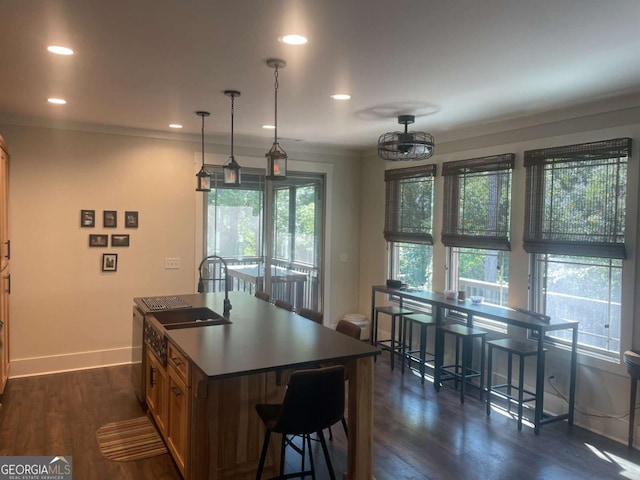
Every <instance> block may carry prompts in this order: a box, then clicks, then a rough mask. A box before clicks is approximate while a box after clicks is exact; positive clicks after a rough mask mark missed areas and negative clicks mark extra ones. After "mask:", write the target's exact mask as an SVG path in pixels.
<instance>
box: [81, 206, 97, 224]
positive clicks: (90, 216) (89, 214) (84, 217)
mask: <svg viewBox="0 0 640 480" xmlns="http://www.w3.org/2000/svg"><path fill="white" fill-rule="evenodd" d="M95 226H96V211H95V210H80V227H82V228H93V227H95Z"/></svg>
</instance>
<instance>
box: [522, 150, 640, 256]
mask: <svg viewBox="0 0 640 480" xmlns="http://www.w3.org/2000/svg"><path fill="white" fill-rule="evenodd" d="M630 155H631V139H630V138H616V139H613V140H604V141H599V142H591V143H582V144H578V145H567V146H563V147H554V148H543V149H540V150H530V151H526V152H525V153H524V166H525V168H526V170H527V187H526V212H525V232H524V249H525V250H526V251H527V252H529V253H552V254H558V255H574V256H587V257H605V258H618V259H624V258H626V250H625V246H624V228H625V203H626V193H627V161H628V159H629V156H630Z"/></svg>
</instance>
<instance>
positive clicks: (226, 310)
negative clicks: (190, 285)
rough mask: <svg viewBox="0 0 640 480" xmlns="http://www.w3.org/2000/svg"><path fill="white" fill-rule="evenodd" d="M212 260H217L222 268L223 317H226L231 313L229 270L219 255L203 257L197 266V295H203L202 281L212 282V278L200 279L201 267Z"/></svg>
mask: <svg viewBox="0 0 640 480" xmlns="http://www.w3.org/2000/svg"><path fill="white" fill-rule="evenodd" d="M213 258H217V259H218V260H220V261H221V262H222V265H223V267H224V312H223V314H222V315H223V316H224V317H228V316H229V313H230V312H231V302H230V301H229V268H228V267H227V262H226V260H225V259H224V258H222V257H221V256H220V255H209V256H208V257H204V258H203V259H202V261H201V262H200V265H199V266H198V277H199V278H198V293H204V281H205V280H214V279H213V278H202V266H203V265H204V264H205V263H206V262H207V261H208V260H211V259H213Z"/></svg>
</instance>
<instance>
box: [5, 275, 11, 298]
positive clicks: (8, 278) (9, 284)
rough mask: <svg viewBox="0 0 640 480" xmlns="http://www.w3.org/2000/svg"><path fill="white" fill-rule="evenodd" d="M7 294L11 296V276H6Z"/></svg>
mask: <svg viewBox="0 0 640 480" xmlns="http://www.w3.org/2000/svg"><path fill="white" fill-rule="evenodd" d="M6 278H7V294H8V295H11V274H9V275H7V277H6Z"/></svg>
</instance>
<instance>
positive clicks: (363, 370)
mask: <svg viewBox="0 0 640 480" xmlns="http://www.w3.org/2000/svg"><path fill="white" fill-rule="evenodd" d="M178 297H179V298H180V299H181V300H183V301H184V302H186V303H188V304H189V305H191V306H192V307H195V308H200V307H206V308H209V309H211V310H213V311H214V312H222V310H223V301H224V294H223V293H205V294H189V295H178ZM229 298H230V300H231V303H232V305H233V309H232V310H231V314H230V316H229V318H228V319H229V320H230V321H231V323H230V324H227V325H213V326H203V327H193V328H180V329H169V330H166V332H165V336H166V339H167V340H168V354H167V366H166V370H165V372H162V370H161V369H162V365H159V364H158V362H157V359H155V358H153V356H152V355H149V353H148V352H147V351H146V350H148V349H147V348H145V352H144V355H143V357H146V358H147V359H148V361H147V362H146V363H143V364H144V365H145V370H146V373H145V376H146V377H147V378H148V381H147V404H150V405H149V408H150V410H151V413H152V417H153V418H154V419H155V420H156V424H157V425H158V427H159V429H160V430H161V433H163V435H164V437H165V440H166V441H167V445H168V446H169V449H170V451H171V453H172V455H173V457H174V459H175V460H176V463H177V464H178V467H179V468H180V470H181V472H182V473H183V475H184V477H185V478H186V479H188V480H200V479H208V480H214V479H215V480H217V479H222V478H225V479H227V478H233V479H252V478H255V471H256V468H257V464H258V459H259V455H260V449H261V446H262V440H263V436H264V427H263V426H262V423H261V422H260V420H259V418H258V416H257V414H256V413H255V410H254V406H255V404H256V403H264V402H268V403H280V401H281V400H282V396H283V394H284V388H285V386H286V385H285V384H286V378H287V374H288V372H290V371H291V370H293V369H301V368H307V367H314V366H317V365H318V364H321V363H322V364H326V363H343V364H345V366H346V368H347V371H348V374H349V387H348V402H347V418H348V427H349V439H348V451H347V455H348V465H347V472H346V478H348V479H353V480H364V479H366V480H369V479H371V478H372V409H373V398H372V395H373V358H374V356H375V355H377V354H379V350H378V349H377V348H373V347H371V346H370V345H368V344H367V343H364V342H358V341H357V340H354V339H352V338H349V337H347V336H345V335H342V334H340V333H337V332H335V331H333V330H332V329H330V328H326V327H323V326H322V325H318V324H316V323H314V322H311V321H309V320H307V319H305V318H302V317H300V316H298V315H296V314H294V313H291V312H288V311H286V310H283V309H280V308H277V307H275V306H274V305H272V304H270V303H268V302H264V301H262V300H259V299H256V298H255V297H253V296H250V295H248V294H246V293H242V292H231V293H230V294H229ZM134 302H135V303H136V306H137V308H139V309H140V310H142V311H143V313H144V314H145V315H150V316H153V312H150V311H149V309H148V308H147V306H146V305H145V304H144V302H142V299H134ZM163 373H164V376H163ZM163 392H166V393H163ZM271 447H272V448H271V450H270V452H269V456H268V460H267V464H266V467H265V470H266V471H265V475H264V476H265V478H267V477H269V476H273V475H276V474H277V469H278V467H279V466H278V461H279V452H278V451H277V449H278V448H279V442H277V441H276V442H271Z"/></svg>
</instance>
